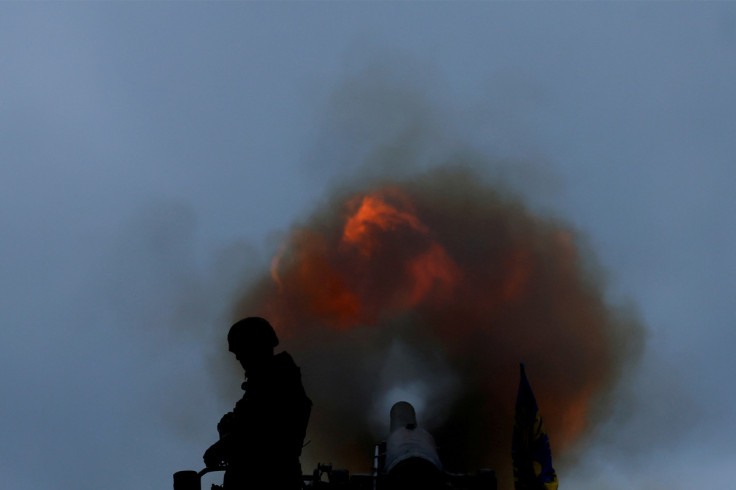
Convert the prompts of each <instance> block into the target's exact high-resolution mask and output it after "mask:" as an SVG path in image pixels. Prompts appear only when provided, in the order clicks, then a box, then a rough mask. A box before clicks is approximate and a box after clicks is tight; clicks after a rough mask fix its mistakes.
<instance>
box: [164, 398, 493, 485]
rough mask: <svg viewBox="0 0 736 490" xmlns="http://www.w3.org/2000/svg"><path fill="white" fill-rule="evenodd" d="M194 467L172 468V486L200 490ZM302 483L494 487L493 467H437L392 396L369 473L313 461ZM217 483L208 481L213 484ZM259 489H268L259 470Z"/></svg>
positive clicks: (409, 413)
mask: <svg viewBox="0 0 736 490" xmlns="http://www.w3.org/2000/svg"><path fill="white" fill-rule="evenodd" d="M222 469H226V468H205V469H204V470H202V471H200V472H199V473H197V472H195V471H180V472H178V473H175V474H174V489H175V490H201V489H200V486H201V484H200V477H201V476H202V475H204V474H205V473H207V472H209V471H218V470H222ZM302 480H303V488H304V489H323V490H343V489H344V490H414V489H416V490H440V489H442V490H496V488H497V482H496V473H495V472H494V471H493V470H490V469H482V470H480V471H478V472H477V473H476V474H456V473H448V472H446V471H444V470H443V467H442V462H441V461H440V458H439V456H438V454H437V449H436V447H435V444H434V438H433V437H432V435H431V434H430V433H429V432H427V431H426V430H424V429H421V428H420V427H418V424H417V420H416V414H415V412H414V407H412V406H411V404H409V403H407V402H398V403H396V404H395V405H394V406H393V407H392V408H391V424H390V431H389V435H388V438H387V439H386V441H381V442H378V443H377V444H376V445H375V448H374V453H373V472H372V473H371V474H355V475H350V473H349V472H348V471H347V470H344V469H336V468H333V467H332V465H331V464H318V465H317V468H315V469H314V471H313V472H312V474H311V475H302ZM217 488H221V487H219V486H218V485H212V489H213V490H215V489H217ZM263 488H264V489H268V488H270V487H269V484H268V477H267V475H266V476H265V480H264V486H263Z"/></svg>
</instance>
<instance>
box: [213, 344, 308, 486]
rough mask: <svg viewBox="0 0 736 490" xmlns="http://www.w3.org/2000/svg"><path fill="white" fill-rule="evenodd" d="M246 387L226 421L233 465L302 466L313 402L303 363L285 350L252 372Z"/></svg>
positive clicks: (262, 467)
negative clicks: (303, 381) (303, 446)
mask: <svg viewBox="0 0 736 490" xmlns="http://www.w3.org/2000/svg"><path fill="white" fill-rule="evenodd" d="M242 387H243V389H244V390H245V393H244V394H243V398H241V399H240V400H239V401H238V402H237V404H236V405H235V409H234V410H233V411H232V415H231V416H226V417H228V419H227V420H225V418H223V421H222V422H221V425H223V427H222V428H221V432H222V434H221V435H222V436H223V437H222V441H223V442H225V443H226V444H225V448H224V449H225V452H226V459H227V460H228V463H229V467H230V468H231V469H234V470H237V471H238V472H241V471H242V472H250V471H263V470H270V471H276V472H280V471H287V470H288V471H291V470H292V469H293V468H294V464H296V465H297V466H298V459H299V455H300V454H301V450H302V445H303V444H304V437H305V434H306V430H307V423H308V421H309V414H310V412H311V407H312V402H311V400H310V399H309V398H308V397H307V395H306V393H305V392H304V387H303V385H302V379H301V371H300V369H299V367H297V365H296V364H295V363H294V360H293V359H292V358H291V356H290V355H289V354H288V353H286V352H281V353H279V354H277V355H275V356H274V357H273V359H272V361H271V363H269V364H268V365H267V366H265V367H264V368H263V369H262V370H260V371H259V372H255V373H248V378H247V381H246V382H245V383H243V385H242ZM224 426H226V427H224Z"/></svg>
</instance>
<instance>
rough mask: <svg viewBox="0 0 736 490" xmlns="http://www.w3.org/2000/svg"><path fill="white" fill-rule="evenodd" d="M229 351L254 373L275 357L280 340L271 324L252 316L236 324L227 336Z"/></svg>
mask: <svg viewBox="0 0 736 490" xmlns="http://www.w3.org/2000/svg"><path fill="white" fill-rule="evenodd" d="M227 343H228V349H229V350H230V352H232V353H233V354H235V358H236V359H237V360H238V361H240V364H241V365H242V366H243V369H245V370H246V372H247V371H252V370H253V369H257V368H258V367H259V366H261V365H263V364H264V363H266V362H268V360H269V359H270V358H272V357H273V350H274V348H275V347H276V346H277V345H279V339H278V337H276V332H275V331H274V330H273V327H272V326H271V324H270V323H268V321H267V320H266V319H264V318H260V317H257V316H252V317H248V318H244V319H243V320H240V321H238V322H236V323H235V324H234V325H233V326H232V327H230V332H228V334H227Z"/></svg>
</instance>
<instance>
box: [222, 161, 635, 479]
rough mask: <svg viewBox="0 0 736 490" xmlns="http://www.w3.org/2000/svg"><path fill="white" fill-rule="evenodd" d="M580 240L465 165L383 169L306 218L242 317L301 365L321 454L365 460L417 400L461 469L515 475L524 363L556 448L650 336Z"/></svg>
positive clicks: (583, 426)
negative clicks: (253, 320) (273, 336)
mask: <svg viewBox="0 0 736 490" xmlns="http://www.w3.org/2000/svg"><path fill="white" fill-rule="evenodd" d="M580 243H581V241H580V240H579V236H578V233H577V231H576V230H574V229H573V228H571V227H570V226H569V225H566V224H565V223H563V222H561V221H559V220H555V219H551V218H545V217H540V216H537V215H535V214H533V213H532V212H531V211H530V210H529V208H527V207H526V206H525V205H524V204H523V203H522V202H521V201H520V200H519V199H516V198H513V197H511V196H509V195H508V193H501V192H499V191H498V190H497V189H496V188H495V187H494V186H492V185H491V184H489V183H487V182H485V181H484V179H483V178H481V176H480V175H479V174H478V173H477V172H474V171H472V170H469V169H467V168H462V167H459V166H444V167H440V168H437V169H434V170H430V171H427V172H425V173H422V174H419V175H415V176H413V177H404V178H397V179H392V180H385V181H372V182H369V183H365V184H364V185H362V186H356V187H355V188H353V189H351V190H349V191H347V190H345V189H343V190H341V191H340V192H337V193H336V194H335V195H334V196H333V197H332V198H331V199H330V200H329V202H327V203H326V204H325V205H324V206H323V207H322V208H320V209H318V210H316V211H315V213H314V214H313V215H312V216H311V218H309V219H308V220H307V221H306V222H305V223H304V224H302V225H299V226H296V227H295V228H294V229H293V230H292V231H291V233H290V234H289V236H288V237H287V239H286V241H285V243H284V244H283V247H282V248H281V249H280V251H279V253H278V254H277V256H276V257H275V258H274V260H273V263H272V267H271V271H270V273H264V274H263V275H262V276H261V277H260V278H258V279H257V280H255V281H254V282H253V283H252V284H251V285H250V287H249V288H248V290H247V291H246V292H245V294H244V295H243V296H242V297H241V298H240V299H239V300H238V302H237V307H236V309H235V311H234V318H237V317H242V316H246V315H262V316H265V317H267V318H268V319H269V320H271V322H272V323H273V325H274V326H275V328H276V329H277V331H278V333H279V335H280V337H281V338H282V339H283V344H284V347H286V348H288V349H289V350H290V351H291V352H292V354H294V356H295V358H296V359H297V360H298V362H299V363H300V364H301V365H302V371H303V375H304V378H305V384H306V387H307V389H308V391H309V394H310V396H311V397H312V398H313V400H314V403H315V406H314V412H313V419H312V424H311V427H310V430H309V438H310V439H311V440H312V445H311V446H310V447H309V449H308V453H309V455H311V457H313V458H315V460H320V461H332V462H333V463H335V464H336V465H338V466H343V467H347V468H349V469H350V470H351V471H367V470H368V469H369V467H370V463H371V451H372V444H373V443H374V442H375V441H376V440H377V439H380V438H381V437H383V436H385V432H386V430H387V418H388V407H390V406H391V404H392V403H393V402H395V401H399V400H400V399H406V400H408V401H410V402H412V403H414V405H415V406H416V408H417V411H418V414H419V417H420V423H422V424H423V425H424V426H425V427H427V428H428V429H430V430H432V431H433V432H434V434H435V436H436V438H437V441H438V444H439V446H440V452H441V457H442V458H443V460H444V462H445V465H446V466H447V468H448V469H449V470H451V471H474V470H476V469H478V468H480V467H492V468H494V469H496V470H497V472H498V473H499V478H500V480H501V486H502V488H503V487H506V486H508V485H510V482H511V478H510V468H511V465H510V444H511V430H512V424H513V403H514V398H515V393H516V387H517V383H518V365H519V362H521V361H523V362H525V363H526V365H527V373H528V375H529V378H530V381H531V383H532V386H533V388H534V391H535V394H536V397H537V400H538V402H539V406H540V409H541V411H542V414H543V416H544V419H545V423H546V426H547V428H548V431H549V434H550V439H551V442H552V448H553V451H554V452H555V454H556V455H559V454H560V453H563V452H564V451H565V450H566V449H568V448H571V447H573V446H574V444H575V442H576V441H578V440H580V438H581V436H582V435H583V434H584V433H585V432H586V430H587V429H588V428H590V427H591V425H592V424H594V423H595V421H596V417H597V416H598V415H599V414H600V412H599V410H598V408H597V407H599V406H601V400H605V396H606V394H607V393H610V390H611V389H612V388H613V387H614V386H615V383H616V381H617V379H618V377H619V375H620V373H621V368H622V366H623V365H624V363H625V361H627V360H628V359H630V358H632V357H634V356H635V355H637V353H638V351H639V349H640V345H641V327H640V326H639V325H638V324H636V323H635V322H632V321H629V320H628V319H627V317H625V316H624V315H622V314H621V312H620V311H619V310H618V309H617V308H615V307H613V306H611V305H609V304H607V302H606V300H605V299H604V297H605V288H604V283H603V280H602V277H601V274H600V271H599V269H598V268H597V266H596V264H595V261H594V260H593V259H592V258H591V257H590V254H589V253H587V252H585V251H584V250H582V247H581V244H580ZM553 456H554V455H553Z"/></svg>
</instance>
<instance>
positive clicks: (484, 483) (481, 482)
mask: <svg viewBox="0 0 736 490" xmlns="http://www.w3.org/2000/svg"><path fill="white" fill-rule="evenodd" d="M421 466H423V465H421ZM419 468H420V466H419V465H418V467H417V469H419ZM224 470H225V468H205V469H203V470H202V471H200V472H196V471H191V470H187V471H178V472H176V473H174V490H202V484H201V478H202V476H204V475H205V474H207V473H209V472H212V471H224ZM430 475H431V476H432V478H428V477H429V476H430ZM302 479H303V487H302V488H304V489H322V490H394V489H397V490H399V489H400V490H411V489H416V490H435V489H437V490H439V489H442V490H496V489H497V485H498V484H497V482H496V473H495V472H494V471H493V470H480V471H479V472H478V473H476V474H473V475H466V474H453V473H435V472H434V471H431V472H429V473H427V474H422V473H419V474H417V475H416V478H411V477H409V475H408V474H402V475H401V476H400V477H398V478H395V477H393V476H391V475H384V474H373V475H365V474H355V475H350V473H349V472H348V471H347V470H340V469H333V468H332V465H329V464H320V465H319V466H318V467H317V468H316V469H315V470H314V472H313V473H312V474H311V475H303V476H302ZM221 488H222V487H221V486H220V485H214V484H213V485H212V486H211V490H218V489H221ZM266 488H267V487H266Z"/></svg>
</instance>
